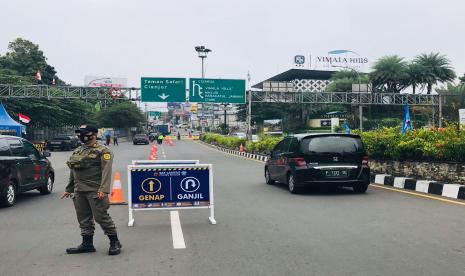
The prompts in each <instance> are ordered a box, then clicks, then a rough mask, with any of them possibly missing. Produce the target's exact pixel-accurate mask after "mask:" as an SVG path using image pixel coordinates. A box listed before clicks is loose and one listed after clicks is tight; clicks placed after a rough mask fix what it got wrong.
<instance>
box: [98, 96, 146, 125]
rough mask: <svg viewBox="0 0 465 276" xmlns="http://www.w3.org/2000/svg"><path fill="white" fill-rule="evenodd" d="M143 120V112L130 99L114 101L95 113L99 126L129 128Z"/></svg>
mask: <svg viewBox="0 0 465 276" xmlns="http://www.w3.org/2000/svg"><path fill="white" fill-rule="evenodd" d="M144 122H145V116H144V114H143V113H142V111H141V110H140V109H139V108H138V107H137V106H136V105H135V104H134V103H132V102H130V101H124V102H118V103H114V104H112V105H111V106H110V107H109V108H107V109H105V110H102V111H101V112H100V113H99V114H98V115H97V125H98V126H99V127H115V128H129V127H137V126H139V125H140V124H142V123H144Z"/></svg>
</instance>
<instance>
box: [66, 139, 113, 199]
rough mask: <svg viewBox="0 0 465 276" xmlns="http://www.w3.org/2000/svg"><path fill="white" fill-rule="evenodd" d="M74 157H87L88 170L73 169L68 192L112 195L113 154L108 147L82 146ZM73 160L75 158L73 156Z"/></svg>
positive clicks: (96, 144) (98, 145)
mask: <svg viewBox="0 0 465 276" xmlns="http://www.w3.org/2000/svg"><path fill="white" fill-rule="evenodd" d="M73 155H80V156H85V158H87V160H86V162H88V163H87V164H88V166H87V167H86V168H80V169H71V173H70V176H69V182H68V185H67V186H66V192H69V193H74V192H94V191H97V192H104V193H106V194H109V193H110V190H111V176H112V164H113V153H112V152H111V151H110V149H109V148H108V147H107V146H104V145H100V144H98V143H95V144H94V145H92V146H87V145H82V146H80V147H79V148H77V149H76V150H74V152H73ZM71 158H73V156H71Z"/></svg>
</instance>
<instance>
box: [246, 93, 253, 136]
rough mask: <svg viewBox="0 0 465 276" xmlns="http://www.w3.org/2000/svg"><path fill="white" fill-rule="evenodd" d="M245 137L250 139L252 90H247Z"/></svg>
mask: <svg viewBox="0 0 465 276" xmlns="http://www.w3.org/2000/svg"><path fill="white" fill-rule="evenodd" d="M247 135H248V136H249V139H252V138H251V137H252V90H249V94H248V105H247Z"/></svg>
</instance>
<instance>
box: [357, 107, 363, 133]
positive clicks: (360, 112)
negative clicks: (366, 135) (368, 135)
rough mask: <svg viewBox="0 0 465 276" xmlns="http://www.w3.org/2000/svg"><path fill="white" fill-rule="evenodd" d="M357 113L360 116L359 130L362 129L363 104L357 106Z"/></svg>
mask: <svg viewBox="0 0 465 276" xmlns="http://www.w3.org/2000/svg"><path fill="white" fill-rule="evenodd" d="M358 114H359V116H360V131H363V106H362V105H359V106H358Z"/></svg>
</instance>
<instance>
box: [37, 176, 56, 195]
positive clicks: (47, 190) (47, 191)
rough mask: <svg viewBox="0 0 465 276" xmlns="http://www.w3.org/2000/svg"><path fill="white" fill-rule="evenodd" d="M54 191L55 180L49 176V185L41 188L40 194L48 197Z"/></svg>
mask: <svg viewBox="0 0 465 276" xmlns="http://www.w3.org/2000/svg"><path fill="white" fill-rule="evenodd" d="M52 190H53V178H52V176H51V175H49V176H48V178H47V183H46V184H45V185H43V186H42V187H40V188H39V192H40V194H42V195H48V194H50V193H52Z"/></svg>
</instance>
